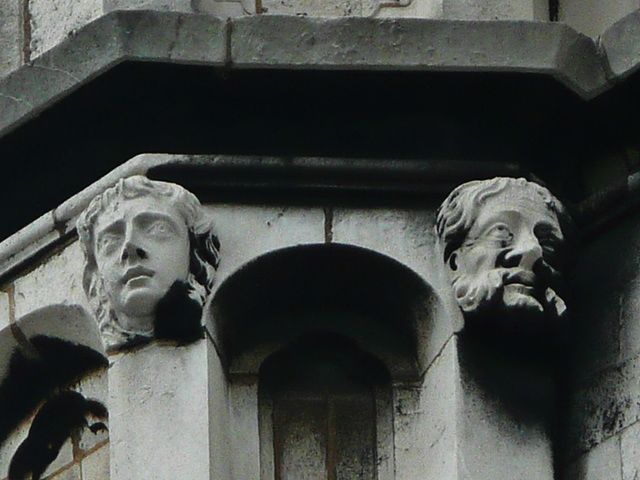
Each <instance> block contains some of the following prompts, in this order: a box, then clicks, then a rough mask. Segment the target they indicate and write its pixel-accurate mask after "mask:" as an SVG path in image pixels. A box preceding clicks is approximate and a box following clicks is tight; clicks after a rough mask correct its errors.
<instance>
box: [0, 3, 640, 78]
mask: <svg viewBox="0 0 640 480" xmlns="http://www.w3.org/2000/svg"><path fill="white" fill-rule="evenodd" d="M638 7H640V5H639V4H638V0H624V1H620V2H619V1H607V2H601V1H595V0H593V1H591V0H590V1H586V2H585V1H574V0H560V8H559V20H560V21H562V22H566V23H568V24H569V25H570V26H572V27H574V28H575V29H577V30H578V31H581V32H583V33H585V34H587V35H590V36H592V37H597V36H598V35H600V34H601V33H603V32H604V30H605V29H606V28H607V27H609V26H611V24H613V23H614V22H615V21H617V20H618V19H620V18H622V17H623V16H625V15H626V14H628V13H630V12H632V11H633V10H635V9H637V8H638ZM122 9H127V10H131V9H142V10H157V11H176V12H185V13H200V14H211V15H216V16H219V17H222V18H224V17H237V16H243V15H255V14H269V15H295V16H324V17H385V18H394V17H395V18H431V19H463V20H538V21H546V20H548V19H549V15H550V13H549V3H548V1H547V0H501V1H499V2H496V1H493V0H393V1H383V0H332V1H330V2H326V1H324V0H313V1H304V2H303V1H300V0H228V1H218V0H193V1H187V0H5V1H3V2H2V4H1V5H0V20H1V22H0V76H1V75H4V74H7V73H9V72H11V71H12V70H15V69H16V68H18V67H20V66H22V65H24V64H28V63H29V62H30V61H32V60H33V59H34V58H36V57H38V56H39V55H41V54H42V53H44V52H45V51H47V50H49V49H50V48H52V47H53V46H55V45H57V44H59V43H60V42H62V41H63V40H64V39H65V38H67V37H69V36H72V35H74V33H75V32H76V31H77V30H78V29H79V28H81V27H83V26H84V25H86V24H87V23H89V22H91V21H92V20H94V19H96V18H98V17H100V16H102V15H104V14H106V13H108V12H110V11H113V10H122Z"/></svg>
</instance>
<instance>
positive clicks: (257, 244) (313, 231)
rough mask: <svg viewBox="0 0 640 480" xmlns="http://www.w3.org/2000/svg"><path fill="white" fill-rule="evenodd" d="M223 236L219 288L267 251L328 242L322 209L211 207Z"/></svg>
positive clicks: (209, 208)
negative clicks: (246, 264) (236, 272)
mask: <svg viewBox="0 0 640 480" xmlns="http://www.w3.org/2000/svg"><path fill="white" fill-rule="evenodd" d="M207 208H208V210H209V212H210V215H211V216H212V217H213V218H214V222H215V228H216V232H218V237H219V239H220V244H221V245H222V248H221V255H220V267H219V269H218V272H217V276H216V285H215V286H214V288H217V286H219V285H220V284H221V283H222V282H223V281H224V279H225V278H226V277H228V276H229V275H230V274H231V273H233V272H234V271H235V270H237V269H238V268H239V267H241V266H242V265H243V264H245V263H247V262H248V261H249V260H252V259H254V258H256V257H258V256H260V255H262V254H264V253H267V252H270V251H272V250H277V249H279V248H284V247H291V246H293V245H300V244H308V243H324V213H323V211H322V210H321V209H319V208H309V209H305V208H298V207H254V206H226V205H216V206H211V207H207Z"/></svg>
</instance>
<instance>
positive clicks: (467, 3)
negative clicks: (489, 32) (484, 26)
mask: <svg viewBox="0 0 640 480" xmlns="http://www.w3.org/2000/svg"><path fill="white" fill-rule="evenodd" d="M444 17H445V18H448V19H449V18H450V19H460V20H543V21H545V20H548V19H549V7H548V2H547V0H497V1H496V0H493V1H487V0H449V1H446V2H444Z"/></svg>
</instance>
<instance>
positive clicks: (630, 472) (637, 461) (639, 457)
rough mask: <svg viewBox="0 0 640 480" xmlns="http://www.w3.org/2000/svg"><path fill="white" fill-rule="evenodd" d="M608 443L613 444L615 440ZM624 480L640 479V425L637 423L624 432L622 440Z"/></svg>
mask: <svg viewBox="0 0 640 480" xmlns="http://www.w3.org/2000/svg"><path fill="white" fill-rule="evenodd" d="M606 443H613V439H612V440H609V441H608V442H606ZM620 451H621V459H622V480H636V479H638V478H640V423H639V422H636V423H634V424H633V425H631V426H630V427H629V428H627V429H626V430H624V431H623V432H622V435H621V438H620Z"/></svg>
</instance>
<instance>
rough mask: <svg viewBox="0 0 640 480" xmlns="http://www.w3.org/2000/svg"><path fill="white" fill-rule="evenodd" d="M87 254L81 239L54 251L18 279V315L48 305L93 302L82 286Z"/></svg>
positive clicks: (16, 313) (16, 296) (84, 305)
mask: <svg viewBox="0 0 640 480" xmlns="http://www.w3.org/2000/svg"><path fill="white" fill-rule="evenodd" d="M83 264H84V255H83V253H82V251H81V250H80V246H79V244H78V243H77V242H74V243H72V244H71V245H69V246H68V247H66V248H65V249H63V250H62V251H60V252H58V253H56V254H54V255H53V256H51V257H50V258H48V259H47V261H46V262H43V263H42V264H41V265H39V266H38V268H36V269H35V270H33V271H31V272H29V273H27V274H26V275H24V276H22V277H20V278H18V279H17V280H16V281H15V282H14V288H15V292H14V298H15V315H16V318H20V317H22V316H24V315H26V314H27V313H29V312H32V311H34V310H36V309H38V308H41V307H44V306H47V305H54V304H59V305H74V304H75V305H81V306H83V307H85V308H87V310H89V311H90V309H89V304H88V302H87V299H86V297H85V294H84V290H83V288H82V269H83Z"/></svg>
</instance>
